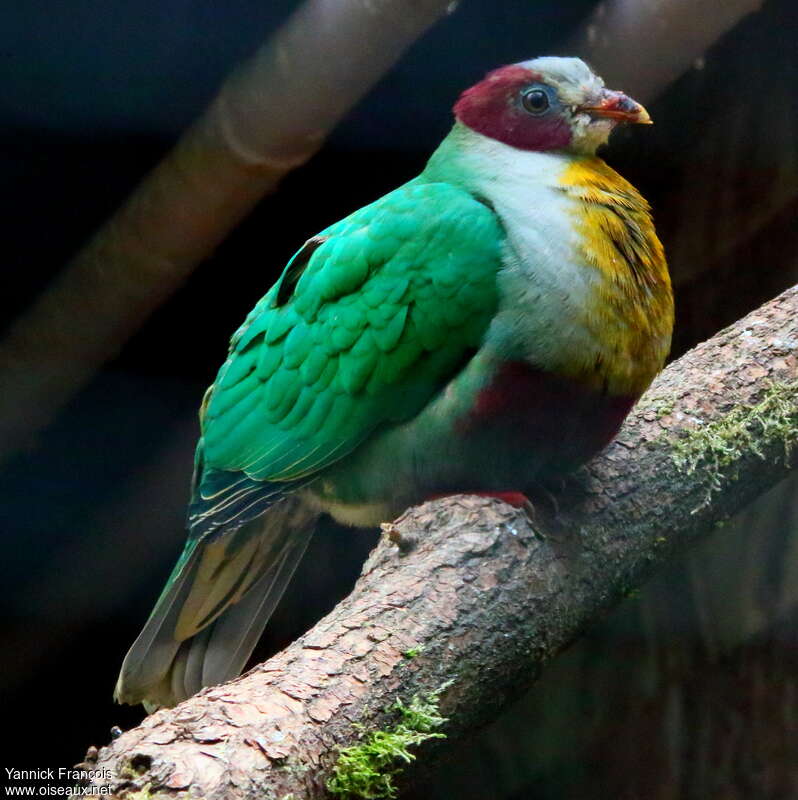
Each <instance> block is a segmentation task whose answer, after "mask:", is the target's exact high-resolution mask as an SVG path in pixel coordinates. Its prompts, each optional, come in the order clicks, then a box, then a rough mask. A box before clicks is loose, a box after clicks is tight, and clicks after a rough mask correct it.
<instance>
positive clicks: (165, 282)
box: [0, 0, 453, 459]
mask: <svg viewBox="0 0 798 800" xmlns="http://www.w3.org/2000/svg"><path fill="white" fill-rule="evenodd" d="M449 8H453V4H452V3H451V0H417V2H413V3H405V2H403V1H402V0H358V1H357V2H349V3H339V2H335V0H308V1H307V2H306V3H304V4H303V5H302V6H300V8H299V9H298V10H297V11H296V12H295V13H294V14H293V16H292V17H291V18H290V19H289V20H288V22H287V23H286V24H285V25H284V26H283V27H282V28H281V29H279V30H278V31H277V32H276V33H275V35H274V36H273V37H272V38H271V40H270V41H269V42H268V43H267V44H266V45H265V46H264V47H263V48H261V49H260V50H259V51H258V52H257V53H256V54H255V55H254V57H253V58H252V59H250V60H249V61H248V62H247V63H245V64H244V65H243V66H242V67H240V68H239V69H238V70H237V71H236V72H235V73H234V74H233V75H232V76H231V77H230V78H229V79H228V80H227V81H226V82H225V83H224V84H223V86H222V88H221V89H220V91H219V93H218V94H217V96H216V98H215V99H214V100H213V102H212V103H211V105H210V106H209V108H208V109H207V110H206V112H205V113H204V114H203V116H202V117H201V118H200V119H199V120H198V121H197V122H196V123H195V124H194V125H193V126H192V127H191V128H190V129H189V130H188V131H187V132H186V134H185V135H184V136H183V137H182V138H181V139H180V141H179V142H178V143H177V145H176V146H175V148H174V149H173V150H172V152H171V153H170V154H169V155H168V156H167V158H165V159H164V161H162V162H161V163H160V164H159V165H158V166H157V167H156V168H155V169H154V170H153V172H151V173H150V174H149V175H148V176H147V177H146V178H145V179H144V181H143V182H142V183H141V185H140V186H139V187H138V189H136V191H135V192H134V193H133V195H132V196H131V197H130V199H129V200H128V201H127V203H126V204H125V205H124V206H123V207H122V208H121V209H120V210H119V211H118V212H117V213H116V214H115V215H114V216H113V217H112V218H111V220H109V222H108V223H107V224H106V225H105V226H104V227H103V228H101V229H100V231H99V232H98V233H97V234H96V235H95V236H94V238H93V239H92V240H91V241H90V242H89V243H88V244H87V245H86V247H85V248H84V249H83V250H82V251H81V252H80V253H79V254H78V255H77V256H76V257H75V258H74V260H73V261H72V262H71V263H70V264H69V265H67V267H66V268H65V269H64V271H63V272H62V274H61V275H60V276H59V277H58V278H57V279H56V280H55V281H54V282H53V284H52V285H51V286H50V287H49V288H48V289H47V290H46V291H45V293H44V294H43V295H42V296H41V297H40V298H39V299H38V300H37V301H36V302H35V303H34V305H33V307H32V308H31V309H30V310H29V311H28V312H27V313H26V314H24V315H23V316H22V317H21V318H20V319H19V320H18V321H17V322H16V323H15V324H14V325H13V326H12V328H11V330H10V332H9V334H8V336H7V338H6V339H5V341H3V342H2V343H1V344H0V383H2V385H3V393H2V395H0V459H2V458H4V457H7V456H8V455H9V454H11V453H13V452H14V451H15V450H17V449H18V448H19V447H20V446H21V445H23V444H24V443H25V441H26V439H27V438H28V436H29V435H30V434H32V433H34V432H35V431H36V430H38V429H39V428H41V427H42V426H43V425H46V424H47V423H48V422H49V421H50V420H51V419H52V417H53V416H54V415H55V414H56V412H57V411H58V410H59V408H60V407H61V406H62V405H63V404H64V403H65V402H67V401H68V400H69V399H70V398H71V397H72V396H73V395H74V394H75V393H76V392H77V391H78V390H79V389H80V388H81V387H82V386H83V385H84V384H85V383H86V381H88V380H89V379H90V378H91V376H92V375H93V373H94V372H95V371H96V370H97V368H98V367H99V366H101V365H102V364H103V363H104V362H105V361H107V360H108V359H110V358H113V357H114V356H115V355H116V354H117V353H118V352H119V350H120V348H121V347H122V345H123V344H124V343H125V342H126V341H127V340H128V338H129V337H130V336H131V335H132V334H133V333H134V332H135V331H136V330H137V329H138V328H139V327H140V326H141V325H142V324H143V322H144V321H145V320H146V319H147V317H148V316H149V315H150V314H151V313H152V311H153V310H154V309H155V308H157V307H158V305H159V304H160V303H161V302H163V300H164V299H165V298H166V297H168V296H169V295H170V294H171V293H172V292H173V291H174V290H175V289H176V288H177V287H178V286H179V285H180V284H181V283H182V282H183V280H184V279H185V278H186V277H187V275H189V273H190V272H191V270H192V269H193V268H194V267H195V266H196V265H197V264H198V263H199V262H200V261H201V260H202V259H204V258H206V257H208V256H209V255H210V254H211V253H212V251H213V249H214V248H215V247H216V246H217V245H218V244H219V243H220V242H221V241H222V240H223V239H224V238H225V237H226V236H227V234H228V233H229V232H230V231H231V229H232V228H233V227H234V226H235V225H236V224H237V223H238V222H239V221H240V220H241V219H242V218H243V217H244V216H245V215H246V214H247V213H248V212H249V211H250V210H251V209H252V208H253V206H254V205H255V204H256V203H257V202H258V200H259V199H260V198H261V197H263V195H264V194H266V193H267V192H270V191H272V190H274V188H275V187H276V185H277V183H278V182H279V180H280V179H281V178H282V177H283V176H284V175H285V174H286V173H287V172H289V171H290V170H291V169H293V168H294V167H296V166H298V165H299V164H302V163H304V162H305V161H306V160H307V159H308V158H310V156H312V155H313V154H314V153H315V152H316V150H317V149H318V148H319V147H320V145H321V143H322V141H323V139H324V137H325V136H326V135H327V134H328V133H329V131H330V129H331V128H332V127H333V126H334V125H335V123H336V122H338V120H339V119H340V118H341V117H342V116H343V115H344V114H345V113H346V112H347V111H348V110H349V109H350V108H351V106H352V105H353V104H354V103H355V102H356V101H357V100H358V99H359V98H360V97H361V96H362V95H363V94H364V93H365V92H366V91H367V90H368V89H369V88H370V87H371V86H372V85H373V84H374V83H375V82H376V81H377V80H378V79H379V78H380V77H381V76H382V74H383V73H384V72H385V71H386V70H387V69H388V68H389V67H390V66H391V65H392V64H393V63H394V62H395V61H396V59H397V58H398V57H399V56H400V55H401V53H402V52H403V51H404V50H405V49H406V48H407V47H408V46H409V45H410V44H412V43H413V41H415V39H416V38H417V37H418V36H420V35H421V34H422V33H423V32H424V31H425V30H426V29H427V28H428V27H429V26H430V25H431V24H432V23H433V22H434V21H435V20H436V19H438V18H439V17H440V16H441V15H443V14H444V13H445V12H446V11H447V9H449Z"/></svg>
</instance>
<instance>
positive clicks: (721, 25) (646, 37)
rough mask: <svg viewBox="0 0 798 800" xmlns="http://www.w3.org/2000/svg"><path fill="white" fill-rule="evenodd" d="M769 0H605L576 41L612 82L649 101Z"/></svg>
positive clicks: (575, 49)
mask: <svg viewBox="0 0 798 800" xmlns="http://www.w3.org/2000/svg"><path fill="white" fill-rule="evenodd" d="M763 2H764V0H728V2H724V3H718V2H716V0H603V1H602V2H600V3H599V4H598V5H597V6H596V9H595V11H594V12H593V14H592V15H591V16H590V18H589V19H588V20H587V22H586V23H585V25H584V26H583V27H582V29H581V30H580V31H579V33H578V34H577V35H576V37H575V38H574V39H573V40H572V42H571V48H572V50H573V52H574V54H575V55H581V56H582V57H583V58H585V59H586V60H587V61H589V62H590V64H591V66H593V67H594V68H595V70H596V72H597V74H599V75H601V76H602V77H603V78H604V80H605V81H607V85H609V86H621V87H623V89H624V91H627V92H629V93H630V94H631V95H632V97H635V98H638V99H640V100H641V101H643V102H648V101H650V100H651V99H652V98H654V97H656V96H657V95H658V94H659V93H660V92H661V91H662V90H663V89H664V88H665V87H666V86H668V84H670V83H672V82H673V81H675V80H676V79H677V78H678V77H679V76H680V75H682V74H683V73H684V72H686V71H687V70H688V69H689V68H690V67H691V66H692V65H693V63H694V62H695V61H696V60H697V59H701V58H703V57H704V55H705V54H706V51H707V50H708V49H709V48H710V47H711V46H712V45H713V44H714V43H715V42H716V41H717V40H718V39H720V37H721V36H723V34H724V33H726V32H727V31H729V30H731V29H732V28H733V27H734V26H735V25H736V24H737V23H738V22H739V21H740V20H741V19H742V18H743V17H745V16H747V15H748V14H751V13H753V12H754V11H757V10H759V9H760V8H761V7H762V4H763Z"/></svg>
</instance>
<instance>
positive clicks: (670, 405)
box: [651, 400, 675, 419]
mask: <svg viewBox="0 0 798 800" xmlns="http://www.w3.org/2000/svg"><path fill="white" fill-rule="evenodd" d="M674 408H675V405H674V402H673V400H657V401H656V402H655V403H654V406H653V407H652V409H651V410H652V411H653V412H654V414H655V415H656V417H657V419H662V418H663V417H667V416H668V414H672V413H673V409H674Z"/></svg>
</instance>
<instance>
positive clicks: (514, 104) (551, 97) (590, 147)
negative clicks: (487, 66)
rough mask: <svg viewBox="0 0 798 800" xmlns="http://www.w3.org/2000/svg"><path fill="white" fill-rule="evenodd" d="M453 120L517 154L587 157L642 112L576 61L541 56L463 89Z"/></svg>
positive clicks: (641, 118) (641, 120)
mask: <svg viewBox="0 0 798 800" xmlns="http://www.w3.org/2000/svg"><path fill="white" fill-rule="evenodd" d="M454 114H455V116H456V117H457V119H458V120H459V121H460V122H461V123H462V124H464V125H467V126H468V127H469V128H471V129H472V130H474V131H477V132H478V133H481V134H483V135H485V136H489V137H491V138H492V139H496V140H498V141H500V142H503V143H504V144H508V145H511V146H512V147H517V148H519V149H521V150H537V151H550V150H560V151H566V152H571V153H578V154H585V155H592V154H593V153H595V151H596V148H597V147H598V146H599V145H602V144H604V143H605V142H606V141H607V139H608V137H609V135H610V133H612V131H613V129H614V128H615V127H616V126H617V125H620V124H622V123H625V122H638V123H650V122H651V119H650V118H649V116H648V112H647V111H646V110H645V108H643V106H641V105H640V103H637V102H636V101H634V100H632V99H631V98H630V97H627V96H626V95H625V94H623V92H616V91H611V90H610V89H606V88H605V87H604V81H603V80H602V79H601V78H599V76H598V75H596V74H594V73H593V71H592V70H591V69H590V67H588V66H587V64H585V62H584V61H582V60H581V59H578V58H558V57H555V56H547V57H543V58H535V59H532V60H531V61H522V62H521V63H519V64H511V65H509V66H506V67H500V68H499V69H496V70H494V71H493V72H490V73H488V75H487V76H486V77H485V78H484V79H483V80H481V81H480V82H479V83H477V84H475V85H474V86H472V87H471V88H470V89H466V90H465V91H464V92H463V93H462V95H460V99H459V100H458V101H457V103H455V106H454Z"/></svg>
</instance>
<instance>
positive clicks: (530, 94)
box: [521, 89, 549, 114]
mask: <svg viewBox="0 0 798 800" xmlns="http://www.w3.org/2000/svg"><path fill="white" fill-rule="evenodd" d="M521 103H522V104H523V106H524V108H525V109H526V110H527V111H528V112H529V113H530V114H544V113H545V112H546V111H548V110H549V96H548V95H547V94H546V92H544V91H543V89H527V91H525V92H524V93H523V94H522V95H521Z"/></svg>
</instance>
